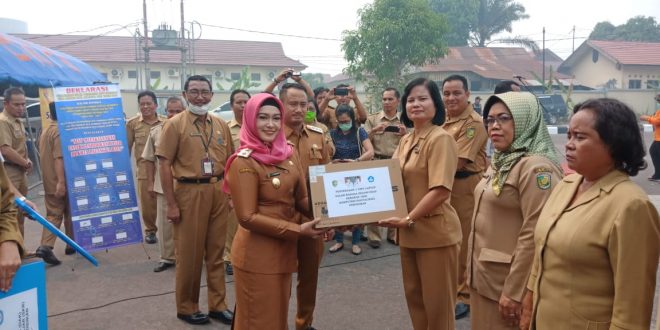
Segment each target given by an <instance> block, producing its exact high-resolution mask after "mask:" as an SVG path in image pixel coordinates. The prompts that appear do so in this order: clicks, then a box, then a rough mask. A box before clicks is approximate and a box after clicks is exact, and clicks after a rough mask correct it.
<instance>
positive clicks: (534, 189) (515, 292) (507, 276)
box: [467, 156, 562, 302]
mask: <svg viewBox="0 0 660 330" xmlns="http://www.w3.org/2000/svg"><path fill="white" fill-rule="evenodd" d="M494 173H495V170H494V169H493V168H492V167H489V168H488V171H486V173H485V175H484V178H483V179H481V181H480V182H479V184H478V185H477V187H476V189H475V199H476V200H475V212H474V216H473V218H472V226H471V232H470V237H469V240H468V245H467V246H468V254H467V256H468V263H467V264H468V265H467V267H468V270H467V276H468V277H467V283H468V285H469V286H470V287H471V288H473V289H474V290H476V291H477V292H478V293H479V294H480V295H482V296H484V297H486V298H488V299H491V300H493V301H499V299H500V296H501V295H502V293H504V295H506V296H507V297H509V298H511V299H513V300H515V301H517V302H521V301H522V298H523V296H524V294H525V289H526V287H527V280H528V277H529V272H530V269H531V267H532V260H533V257H534V239H533V238H534V228H536V220H537V219H538V217H539V214H540V213H541V209H542V208H543V205H545V201H546V200H547V199H548V197H549V196H550V192H551V191H552V188H554V187H555V186H556V185H557V183H558V182H559V181H560V180H561V177H562V174H561V173H562V172H561V169H560V168H558V167H557V166H556V165H555V164H554V163H552V162H551V161H550V160H549V159H547V158H546V157H541V156H530V157H523V158H522V159H521V160H520V161H518V163H517V164H515V165H514V166H513V168H512V169H511V172H509V175H508V176H507V178H506V181H505V182H504V186H503V187H502V191H501V193H500V195H499V196H497V195H495V192H494V191H493V186H492V176H493V174H494ZM494 215H495V216H494Z"/></svg>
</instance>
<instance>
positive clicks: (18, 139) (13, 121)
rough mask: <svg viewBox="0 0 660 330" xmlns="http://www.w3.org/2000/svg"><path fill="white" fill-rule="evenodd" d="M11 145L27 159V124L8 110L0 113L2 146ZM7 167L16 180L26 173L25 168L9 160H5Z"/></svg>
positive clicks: (8, 172)
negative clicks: (24, 124)
mask: <svg viewBox="0 0 660 330" xmlns="http://www.w3.org/2000/svg"><path fill="white" fill-rule="evenodd" d="M4 145H7V146H10V147H11V148H12V149H14V151H16V152H17V153H18V154H19V155H20V156H21V157H23V158H25V159H27V158H28V156H27V145H26V144H25V126H23V122H21V119H20V118H16V117H13V116H12V115H10V114H9V113H8V112H7V111H3V112H2V113H0V146H4ZM5 169H6V170H7V176H9V179H11V180H13V181H16V180H20V178H21V176H23V175H25V170H24V169H23V168H22V167H20V166H18V165H14V164H12V163H10V162H9V160H6V161H5Z"/></svg>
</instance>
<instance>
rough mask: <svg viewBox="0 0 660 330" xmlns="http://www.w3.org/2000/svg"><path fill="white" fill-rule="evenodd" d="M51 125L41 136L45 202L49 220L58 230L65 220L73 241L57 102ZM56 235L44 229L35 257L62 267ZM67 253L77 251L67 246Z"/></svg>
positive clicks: (53, 106)
mask: <svg viewBox="0 0 660 330" xmlns="http://www.w3.org/2000/svg"><path fill="white" fill-rule="evenodd" d="M49 106H50V119H51V123H50V125H48V127H47V128H46V130H44V131H43V133H41V138H40V139H39V161H40V163H41V171H42V177H43V185H44V193H45V195H44V203H45V204H46V219H47V220H48V222H50V223H52V224H53V226H55V227H56V228H60V226H61V225H62V221H64V228H65V232H66V235H67V236H69V237H70V238H73V224H72V223H71V211H70V209H69V200H68V198H67V195H66V177H65V176H64V160H63V159H62V143H61V140H60V131H59V129H58V127H57V110H56V109H55V103H50V104H49ZM55 239H56V236H55V234H53V233H52V232H51V231H50V230H48V229H46V228H43V229H42V232H41V245H40V246H39V247H38V248H37V251H36V252H35V254H36V255H37V256H38V257H41V258H42V259H43V260H44V261H45V262H47V263H49V264H51V265H59V264H60V261H59V260H58V259H57V257H55V254H53V247H54V246H55ZM65 253H66V254H73V253H75V250H73V248H72V247H69V246H67V247H66V250H65Z"/></svg>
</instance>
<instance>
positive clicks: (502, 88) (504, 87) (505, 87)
mask: <svg viewBox="0 0 660 330" xmlns="http://www.w3.org/2000/svg"><path fill="white" fill-rule="evenodd" d="M511 85H516V86H518V87H520V85H519V84H518V83H517V82H515V81H513V80H503V81H500V82H499V83H498V84H497V85H495V91H494V92H493V93H494V94H502V93H506V92H513V88H511Z"/></svg>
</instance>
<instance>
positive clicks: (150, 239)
mask: <svg viewBox="0 0 660 330" xmlns="http://www.w3.org/2000/svg"><path fill="white" fill-rule="evenodd" d="M144 241H145V242H147V244H156V243H158V238H156V233H148V234H147V236H145V237H144Z"/></svg>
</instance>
